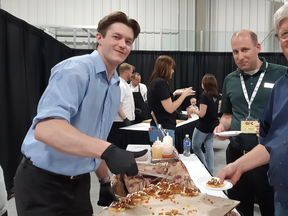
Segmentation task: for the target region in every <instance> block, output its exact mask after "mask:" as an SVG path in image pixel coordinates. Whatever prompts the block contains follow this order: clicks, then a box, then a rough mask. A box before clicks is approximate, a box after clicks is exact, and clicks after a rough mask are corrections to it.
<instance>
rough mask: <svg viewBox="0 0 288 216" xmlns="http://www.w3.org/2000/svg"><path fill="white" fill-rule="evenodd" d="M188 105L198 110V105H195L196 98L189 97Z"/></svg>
mask: <svg viewBox="0 0 288 216" xmlns="http://www.w3.org/2000/svg"><path fill="white" fill-rule="evenodd" d="M190 104H191V105H190V106H189V108H192V107H193V108H194V109H195V110H198V107H197V106H196V104H197V100H196V98H191V99H190Z"/></svg>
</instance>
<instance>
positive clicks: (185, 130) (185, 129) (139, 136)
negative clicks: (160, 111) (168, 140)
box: [115, 120, 198, 154]
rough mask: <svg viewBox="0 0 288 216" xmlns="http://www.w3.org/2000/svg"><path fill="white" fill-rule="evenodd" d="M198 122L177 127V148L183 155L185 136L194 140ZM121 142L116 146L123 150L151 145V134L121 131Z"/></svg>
mask: <svg viewBox="0 0 288 216" xmlns="http://www.w3.org/2000/svg"><path fill="white" fill-rule="evenodd" d="M197 121H198V120H195V121H192V122H189V123H187V124H184V125H181V126H179V127H176V130H175V147H176V149H177V151H178V152H179V153H180V154H182V153H183V139H184V137H185V134H189V137H190V139H191V140H192V134H193V131H194V128H195V126H196V123H197ZM119 131H120V137H121V138H120V140H119V141H118V142H115V144H116V145H117V146H118V147H120V148H122V149H126V147H127V145H128V144H150V145H151V143H150V139H149V133H148V131H135V130H126V129H120V130H119Z"/></svg>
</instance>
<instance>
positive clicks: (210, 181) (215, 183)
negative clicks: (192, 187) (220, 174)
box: [198, 176, 233, 190]
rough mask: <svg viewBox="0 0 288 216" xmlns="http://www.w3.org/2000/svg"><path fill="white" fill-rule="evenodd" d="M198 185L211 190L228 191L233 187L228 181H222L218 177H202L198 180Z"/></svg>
mask: <svg viewBox="0 0 288 216" xmlns="http://www.w3.org/2000/svg"><path fill="white" fill-rule="evenodd" d="M198 183H199V184H201V185H203V186H204V187H205V188H207V189H209V190H228V189H230V188H232V187H233V184H232V183H231V182H229V181H227V180H224V182H222V181H220V179H219V178H217V177H211V176H207V177H201V178H199V179H198Z"/></svg>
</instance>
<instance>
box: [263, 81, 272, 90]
mask: <svg viewBox="0 0 288 216" xmlns="http://www.w3.org/2000/svg"><path fill="white" fill-rule="evenodd" d="M273 86H274V83H267V82H265V83H264V88H271V89H272V88H273Z"/></svg>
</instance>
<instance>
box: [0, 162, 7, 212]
mask: <svg viewBox="0 0 288 216" xmlns="http://www.w3.org/2000/svg"><path fill="white" fill-rule="evenodd" d="M7 203H8V201H7V191H6V188H5V181H4V174H3V170H2V167H1V166H0V215H1V216H7V215H8V214H7V208H8V204H7Z"/></svg>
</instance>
